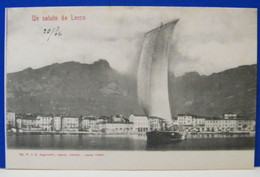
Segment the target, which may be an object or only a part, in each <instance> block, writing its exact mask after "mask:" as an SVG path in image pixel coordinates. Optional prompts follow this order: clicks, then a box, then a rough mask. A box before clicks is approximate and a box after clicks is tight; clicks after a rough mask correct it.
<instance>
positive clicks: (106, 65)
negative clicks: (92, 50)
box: [93, 59, 110, 68]
mask: <svg viewBox="0 0 260 177" xmlns="http://www.w3.org/2000/svg"><path fill="white" fill-rule="evenodd" d="M93 65H100V66H103V67H108V68H110V65H109V63H108V61H107V60H105V59H99V60H98V61H95V62H94V63H93Z"/></svg>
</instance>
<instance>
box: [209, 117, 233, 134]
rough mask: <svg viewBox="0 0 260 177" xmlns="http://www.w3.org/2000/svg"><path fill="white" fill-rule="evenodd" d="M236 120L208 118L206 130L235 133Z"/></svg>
mask: <svg viewBox="0 0 260 177" xmlns="http://www.w3.org/2000/svg"><path fill="white" fill-rule="evenodd" d="M236 121H237V120H236V119H223V118H218V117H213V118H206V120H205V130H206V131H211V132H223V131H234V130H235V129H236Z"/></svg>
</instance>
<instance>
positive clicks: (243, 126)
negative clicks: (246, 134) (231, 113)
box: [236, 118, 255, 131]
mask: <svg viewBox="0 0 260 177" xmlns="http://www.w3.org/2000/svg"><path fill="white" fill-rule="evenodd" d="M236 129H237V130H239V131H255V121H254V120H250V119H245V118H241V119H237V120H236Z"/></svg>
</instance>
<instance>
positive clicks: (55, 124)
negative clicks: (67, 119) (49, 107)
mask: <svg viewBox="0 0 260 177" xmlns="http://www.w3.org/2000/svg"><path fill="white" fill-rule="evenodd" d="M53 130H54V131H60V130H61V116H54V117H53Z"/></svg>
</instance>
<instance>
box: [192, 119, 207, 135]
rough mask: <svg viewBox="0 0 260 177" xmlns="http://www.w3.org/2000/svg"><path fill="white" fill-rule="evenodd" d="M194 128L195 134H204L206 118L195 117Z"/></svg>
mask: <svg viewBox="0 0 260 177" xmlns="http://www.w3.org/2000/svg"><path fill="white" fill-rule="evenodd" d="M192 126H193V130H192V131H195V132H202V131H204V130H205V118H204V117H201V116H194V117H193V118H192Z"/></svg>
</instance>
